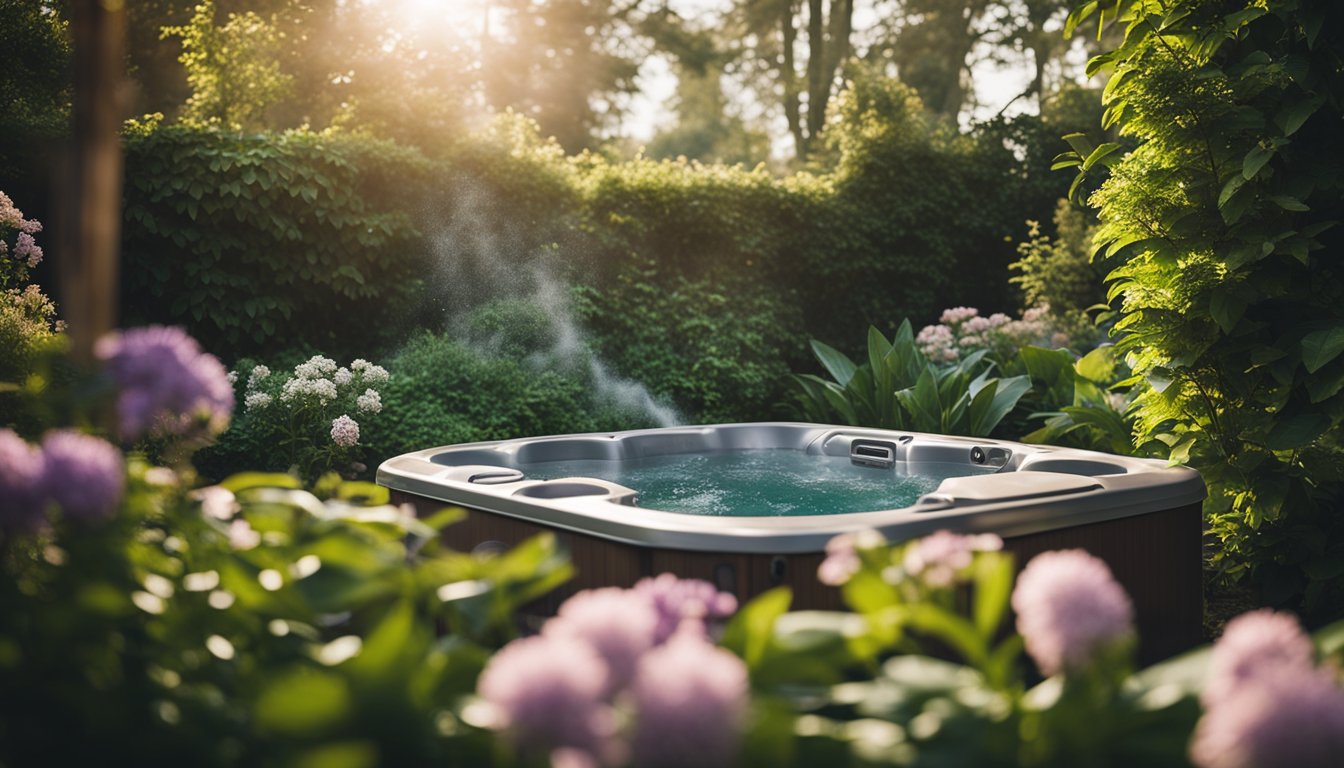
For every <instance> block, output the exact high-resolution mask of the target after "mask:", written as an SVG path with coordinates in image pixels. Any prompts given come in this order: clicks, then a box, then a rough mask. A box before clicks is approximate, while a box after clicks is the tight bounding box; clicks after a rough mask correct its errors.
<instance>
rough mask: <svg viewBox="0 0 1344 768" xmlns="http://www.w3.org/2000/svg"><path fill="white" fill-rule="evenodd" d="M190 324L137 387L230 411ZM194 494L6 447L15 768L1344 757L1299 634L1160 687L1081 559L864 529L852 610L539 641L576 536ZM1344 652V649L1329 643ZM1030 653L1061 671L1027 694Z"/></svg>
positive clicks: (551, 629)
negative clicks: (159, 371) (490, 544)
mask: <svg viewBox="0 0 1344 768" xmlns="http://www.w3.org/2000/svg"><path fill="white" fill-rule="evenodd" d="M165 330H166V329H148V330H147V331H145V332H144V333H146V334H147V335H145V336H143V337H141V336H140V335H139V333H137V332H135V331H128V332H126V333H124V334H121V335H120V336H118V337H114V338H112V339H110V340H107V343H108V345H111V346H113V347H115V348H116V349H117V354H108V355H106V356H105V357H106V359H107V361H108V362H107V364H108V366H109V367H114V366H116V367H118V369H119V370H123V369H124V370H130V371H136V370H139V368H138V366H139V365H140V364H141V363H143V360H142V359H140V358H138V357H137V356H136V355H135V354H132V353H131V351H132V350H138V349H148V350H153V353H152V355H151V357H149V358H145V359H160V360H165V361H167V362H165V365H166V366H167V369H168V370H172V369H173V366H176V365H179V364H181V365H183V366H184V368H183V369H182V370H181V371H179V372H178V373H177V374H175V375H179V376H187V375H188V374H190V376H191V377H194V378H195V379H197V380H199V381H198V383H201V385H202V387H203V391H210V390H211V387H210V386H207V385H208V383H209V382H210V381H211V380H212V379H213V377H215V376H220V377H221V378H222V375H223V374H222V367H221V366H219V364H218V361H215V360H214V359H213V358H210V357H209V356H207V355H201V354H199V353H198V351H192V350H194V346H192V345H191V344H189V343H188V342H189V341H190V340H189V339H188V338H187V337H185V336H178V335H176V334H172V333H166V332H165ZM151 332H152V333H151ZM141 338H142V339H143V340H148V341H153V340H158V342H164V341H165V340H170V341H167V342H165V343H154V344H149V343H144V344H142V343H141V342H138V341H136V339H141ZM166 351H172V352H173V354H166ZM189 351H191V354H186V352H189ZM378 370H379V369H378V368H377V366H373V365H371V364H368V363H365V362H363V361H356V362H355V363H353V364H352V365H351V367H350V369H349V370H348V371H346V373H342V372H341V371H342V369H340V368H338V367H335V364H334V363H332V362H330V361H326V360H325V359H323V358H314V359H312V360H309V361H307V362H306V363H303V364H301V365H300V366H299V367H298V368H296V374H295V376H293V377H278V376H277V377H275V379H277V381H274V382H271V385H270V386H272V387H274V390H266V388H265V387H264V386H252V387H249V389H250V390H251V392H250V394H251V395H254V396H255V395H258V394H261V393H265V394H272V391H273V392H274V393H275V394H273V395H272V398H273V402H272V403H269V404H267V405H261V406H258V405H256V404H255V402H254V407H260V408H264V407H268V406H269V405H273V404H274V401H275V400H283V398H284V397H285V396H286V393H289V394H288V398H289V400H291V401H294V400H299V399H301V398H303V397H312V398H317V399H318V400H319V401H320V400H321V399H322V398H323V397H324V396H325V395H327V394H330V392H331V390H332V389H335V390H336V393H337V395H338V396H339V395H340V388H342V387H348V386H356V387H357V386H363V385H365V384H374V383H378V382H379V381H380V380H381V375H380V374H379V373H378ZM105 375H107V376H108V379H109V380H112V381H115V382H118V383H119V390H118V391H117V392H115V393H107V394H115V395H116V397H117V401H116V403H117V411H118V413H117V414H116V417H117V418H116V423H117V425H118V427H120V428H122V429H121V430H120V431H124V425H125V424H126V423H127V422H128V420H130V421H132V422H134V423H136V424H151V425H166V426H167V427H173V426H175V425H182V424H190V425H193V427H194V426H196V425H200V424H203V423H205V424H208V423H210V421H211V420H210V419H204V420H202V419H199V418H183V417H184V414H182V413H177V414H174V413H173V412H172V408H173V407H174V406H172V405H163V404H165V403H177V404H179V406H178V407H183V408H188V409H190V410H191V412H201V411H203V410H204V411H210V410H211V408H214V409H215V410H214V415H215V416H217V417H219V418H223V419H227V418H228V416H229V412H230V410H231V407H232V402H231V401H225V400H219V401H216V402H213V405H210V406H209V407H206V408H202V407H201V405H200V403H201V401H200V400H199V399H193V398H178V397H177V396H176V394H173V396H172V397H169V396H168V395H165V394H164V393H165V392H167V393H169V394H172V393H179V392H180V391H181V390H180V389H179V388H172V387H169V388H166V389H161V388H156V387H149V386H147V385H146V383H145V382H144V381H143V379H142V378H139V377H136V376H121V377H117V376H112V375H110V374H105ZM254 378H255V380H256V381H257V382H258V383H259V384H260V383H261V382H265V381H267V380H269V379H271V378H272V376H271V374H269V373H268V372H265V371H262V372H261V373H258V372H257V369H256V368H254V369H253V370H252V371H250V372H249V374H248V380H249V381H252V380H253V379H254ZM282 378H283V379H284V380H283V381H278V380H279V379H282ZM296 380H297V381H298V382H299V383H297V384H296V383H292V382H294V381H296ZM319 380H325V381H327V382H328V383H329V384H330V387H328V386H327V385H325V384H320V383H317V382H318V381H319ZM187 389H188V390H191V389H192V388H191V387H188V388H187ZM365 389H366V392H365V393H364V394H362V395H355V396H354V399H355V400H356V403H357V401H358V400H359V398H360V397H365V398H366V399H365V402H366V403H369V402H372V401H373V400H374V398H372V397H368V396H367V390H368V389H371V387H365ZM72 390H74V391H86V392H97V391H98V390H97V389H96V388H94V387H90V386H88V383H87V382H85V383H79V382H76V383H75V384H73V385H72ZM256 399H258V398H255V397H254V401H255V400H256ZM72 402H75V403H77V404H78V402H79V401H78V398H75V399H74V400H73V401H72ZM210 402H211V401H209V398H207V403H210ZM183 403H185V404H186V405H181V404H183ZM160 405H162V406H163V407H162V408H160V407H159V406H160ZM79 407H85V408H86V409H87V410H86V412H84V413H82V414H77V419H78V420H79V421H81V422H84V423H90V424H93V423H96V419H94V418H93V417H92V414H94V413H96V412H97V410H98V407H97V404H96V403H86V404H84V405H83V406H79ZM144 414H151V415H153V418H143V419H141V418H139V417H141V416H143V415H144ZM186 415H190V413H188V414H186ZM137 419H139V420H137ZM336 421H340V419H339V418H338V419H336ZM333 429H335V427H333ZM337 431H339V430H337ZM163 439H167V440H178V441H182V442H183V443H184V444H188V445H191V444H193V443H192V441H193V440H194V439H196V436H195V435H194V434H193V430H188V431H187V432H186V433H185V434H176V433H173V432H172V430H171V429H168V430H167V431H165V432H164V434H163ZM194 485H195V482H194V472H193V470H192V468H191V467H190V465H188V464H186V463H185V462H184V463H182V464H179V465H178V466H175V467H172V468H170V467H161V466H152V465H151V464H150V463H149V462H148V461H147V460H146V459H145V458H143V457H142V456H139V455H132V456H130V457H126V456H123V454H122V452H121V451H120V450H119V449H118V448H117V447H116V446H114V445H113V444H111V443H109V442H107V441H105V440H102V439H100V438H98V437H94V436H90V435H87V434H81V433H79V432H76V431H72V430H70V429H63V428H55V429H51V430H48V431H47V432H46V434H45V435H44V436H43V437H42V438H41V439H40V441H38V442H36V443H34V442H30V441H28V440H25V439H24V438H23V437H21V436H20V435H18V434H17V433H15V432H14V431H12V430H9V429H0V501H3V502H4V503H3V504H0V570H3V572H4V578H0V722H2V723H4V728H3V729H2V730H0V762H4V763H5V764H16V765H17V764H34V763H43V764H57V765H65V764H87V763H91V762H94V761H100V762H109V761H110V762H114V763H133V764H147V765H160V764H164V765H167V764H182V763H184V762H190V763H191V764H206V765H220V766H234V765H252V764H257V763H260V762H267V763H269V762H274V763H277V764H286V765H289V764H295V765H299V764H331V763H338V764H357V765H373V764H389V765H425V764H436V765H437V764H444V765H484V764H493V763H501V762H502V763H510V764H513V763H519V762H521V763H523V764H528V763H536V762H547V761H549V762H550V763H551V764H552V765H557V766H598V765H612V766H614V765H627V764H632V765H635V766H679V765H689V764H695V765H711V766H712V765H732V764H739V763H740V764H780V765H783V764H795V765H814V764H827V765H831V764H865V765H870V764H879V765H882V764H885V765H933V764H940V763H941V764H975V765H1060V766H1064V765H1101V764H1107V765H1183V764H1188V763H1187V761H1192V762H1193V763H1194V764H1195V765H1197V766H1199V767H1200V768H1223V767H1224V766H1252V767H1256V766H1270V765H1279V764H1284V762H1285V761H1286V762H1287V763H1288V764H1292V765H1295V766H1327V765H1332V764H1333V763H1332V762H1331V761H1332V760H1334V759H1335V758H1336V757H1337V755H1338V754H1339V750H1340V749H1344V741H1341V734H1342V733H1344V690H1341V688H1340V685H1339V680H1338V675H1339V672H1338V666H1336V665H1334V664H1331V663H1319V664H1318V663H1317V658H1316V654H1317V652H1316V648H1315V647H1314V646H1313V643H1312V642H1311V639H1310V638H1308V637H1307V636H1306V635H1304V634H1303V633H1302V631H1301V629H1300V627H1298V626H1297V624H1296V621H1295V620H1293V619H1292V618H1290V617H1287V616H1283V615H1279V614H1273V613H1268V612H1261V613H1255V614H1250V615H1247V616H1244V617H1242V618H1239V619H1237V620H1234V621H1233V622H1231V623H1230V624H1229V625H1228V627H1227V631H1226V634H1225V635H1224V637H1223V639H1222V640H1220V641H1219V643H1218V644H1217V645H1215V646H1214V648H1213V650H1212V652H1211V653H1209V652H1203V653H1198V654H1194V655H1192V656H1189V657H1184V658H1181V659H1177V660H1175V661H1172V662H1168V663H1167V664H1165V665H1159V667H1156V668H1151V669H1149V670H1145V671H1143V672H1141V673H1139V674H1131V658H1130V654H1131V652H1132V647H1133V644H1132V641H1133V640H1134V637H1133V627H1132V609H1131V607H1130V604H1129V600H1128V598H1127V596H1126V595H1125V593H1124V591H1123V589H1122V588H1121V587H1120V586H1119V585H1118V584H1116V582H1115V581H1114V579H1113V578H1112V576H1111V574H1110V572H1109V570H1108V569H1107V567H1106V566H1105V565H1104V564H1103V563H1101V562H1100V561H1099V560H1096V559H1095V558H1093V557H1092V556H1090V555H1088V554H1085V553H1083V552H1080V551H1065V552H1048V553H1045V554H1043V555H1040V556H1038V557H1037V558H1035V559H1034V560H1032V561H1031V562H1030V563H1028V564H1027V566H1026V568H1025V569H1024V570H1023V571H1022V573H1021V574H1020V576H1018V577H1017V578H1016V585H1015V586H1014V571H1015V566H1014V562H1013V558H1012V556H1011V555H1009V554H1007V553H1005V552H1004V551H1003V542H1002V541H1001V540H1000V539H999V538H998V537H997V536H993V535H989V534H979V535H964V534H954V533H949V532H946V531H943V532H938V533H935V534H933V535H931V536H928V537H925V538H923V539H919V540H915V541H911V542H906V543H902V544H898V545H891V544H889V543H887V542H886V541H885V540H884V539H883V538H882V537H881V536H880V535H878V534H877V533H875V532H872V531H866V532H856V533H851V534H846V535H844V536H841V537H838V538H837V539H835V540H834V541H832V542H831V543H830V545H829V546H828V547H827V558H826V559H825V561H824V562H823V563H822V564H821V567H820V568H819V571H818V577H819V578H820V579H822V580H823V581H824V582H826V583H828V584H831V585H834V586H836V587H838V588H839V589H840V590H841V591H842V594H843V596H844V598H845V600H846V601H847V602H848V604H849V605H850V607H851V608H852V609H853V611H854V612H853V613H847V612H816V611H813V612H801V613H788V612H787V610H788V606H789V601H790V595H789V592H788V589H787V588H784V587H781V588H776V589H774V590H771V591H769V592H766V593H765V594H763V595H761V596H760V597H758V598H757V599H755V600H753V601H752V602H751V603H749V604H747V605H746V606H744V607H743V608H742V609H741V610H737V605H736V601H735V599H734V598H733V597H732V596H731V595H728V594H725V593H720V592H718V591H717V590H716V589H715V588H714V586H713V585H711V584H709V583H707V582H701V581H694V580H683V579H679V578H677V577H675V576H672V575H668V574H664V575H662V576H659V577H657V578H651V579H645V580H643V581H641V582H639V583H638V584H636V585H635V586H634V587H633V588H630V589H619V588H606V589H596V590H590V591H586V592H581V593H579V594H577V595H575V596H573V597H571V598H570V599H569V600H568V601H566V602H565V603H564V604H562V605H561V607H560V609H559V610H558V612H557V615H556V616H555V617H554V618H551V619H550V620H549V621H547V622H546V623H545V624H544V625H543V626H542V628H541V631H540V633H538V634H536V635H535V636H532V637H527V638H524V639H515V637H516V631H517V630H516V625H515V621H514V617H515V615H516V612H517V611H518V610H519V609H520V607H521V606H523V605H526V604H528V603H529V602H532V601H534V600H536V598H538V597H540V596H542V595H543V594H545V593H546V592H547V591H549V590H551V589H553V588H554V587H555V586H557V585H559V584H560V583H562V582H563V581H564V580H565V579H566V578H568V576H569V574H570V572H571V569H570V566H569V565H568V563H567V562H566V560H565V558H564V556H563V554H562V553H560V552H559V551H558V550H557V548H556V545H555V541H554V539H553V538H552V537H549V536H541V537H537V538H535V539H533V540H531V541H528V542H525V543H524V544H522V545H520V546H519V547H517V548H515V549H513V550H510V551H508V552H505V553H502V554H498V555H493V556H480V557H478V556H472V555H465V554H460V553H455V552H449V551H445V550H444V549H442V547H441V545H440V544H439V538H438V533H439V530H440V528H441V527H442V526H444V525H447V524H449V523H451V522H453V521H454V520H455V519H457V517H458V513H456V512H454V511H451V510H448V511H444V512H442V513H439V514H438V515H435V516H433V517H431V518H430V519H427V520H418V519H416V518H415V517H414V515H413V514H412V513H411V511H410V510H409V508H399V507H394V506H390V505H388V504H387V503H386V502H387V498H388V494H387V491H386V490H384V489H381V488H378V487H377V486H372V485H369V484H367V483H343V482H340V481H339V480H337V479H333V478H331V477H328V478H327V479H325V480H323V481H321V482H319V483H318V484H317V485H316V486H315V487H314V490H313V491H312V492H309V491H305V490H302V489H300V488H299V487H298V486H299V481H298V480H296V479H295V478H293V477H292V476H289V475H259V474H250V475H238V476H234V477H231V478H229V479H227V480H225V481H224V482H222V483H220V484H218V485H214V486H210V487H206V488H195V487H193V486H194ZM1010 604H1011V606H1012V608H1013V610H1014V611H1015V613H1016V627H1017V629H1018V632H1020V636H1019V635H1016V634H1012V633H1010V632H1009V631H1008V630H1007V627H1006V625H1007V624H1008V617H1009V605H1010ZM730 617H731V618H730ZM724 620H727V623H726V625H723V626H722V627H719V623H720V622H722V621H724ZM714 638H719V642H718V643H717V644H716V643H715V642H714ZM500 646H502V648H501V649H500V650H499V651H498V652H497V653H494V654H493V655H492V649H494V648H499V647H500ZM1341 648H1344V626H1340V627H1336V628H1333V629H1331V630H1329V633H1328V635H1327V643H1326V644H1325V645H1324V647H1323V650H1324V652H1326V653H1339V652H1340V649H1341ZM1024 652H1025V657H1024ZM935 653H936V654H937V656H938V657H939V658H935V656H934V655H933V654H935ZM1026 658H1030V659H1031V660H1032V661H1034V662H1035V666H1036V668H1037V669H1038V670H1039V671H1040V672H1041V673H1042V674H1044V675H1048V676H1049V677H1047V679H1045V680H1044V681H1042V682H1040V683H1038V684H1035V685H1031V686H1030V687H1028V685H1029V683H1031V682H1033V681H1034V680H1035V679H1037V678H1036V675H1034V674H1033V673H1031V672H1030V671H1029V668H1028V667H1027V666H1026V664H1025V660H1026ZM1192 667H1193V671H1192ZM1201 701H1202V702H1203V704H1202V707H1201V703H1200V702H1201ZM71 732H75V733H79V734H80V738H78V739H72V738H68V734H69V733H71Z"/></svg>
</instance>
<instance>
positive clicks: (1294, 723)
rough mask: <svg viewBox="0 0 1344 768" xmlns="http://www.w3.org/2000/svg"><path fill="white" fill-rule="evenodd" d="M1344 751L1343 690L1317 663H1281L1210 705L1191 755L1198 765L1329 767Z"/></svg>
mask: <svg viewBox="0 0 1344 768" xmlns="http://www.w3.org/2000/svg"><path fill="white" fill-rule="evenodd" d="M1341 755H1344V691H1341V690H1340V689H1339V687H1338V686H1337V685H1336V684H1335V682H1334V681H1333V680H1332V679H1331V678H1330V676H1329V675H1327V674H1324V672H1323V671H1318V670H1314V669H1310V668H1308V669H1295V668H1293V669H1291V671H1290V668H1287V667H1283V668H1280V673H1279V674H1276V675H1272V676H1264V677H1257V678H1256V679H1254V680H1252V681H1250V682H1248V683H1246V684H1244V685H1242V686H1241V687H1239V688H1237V689H1235V691H1234V692H1233V693H1232V694H1231V695H1230V696H1229V697H1227V698H1225V699H1222V700H1220V701H1218V702H1215V703H1214V704H1212V705H1210V706H1209V707H1208V710H1207V711H1206V712H1205V714H1204V717H1202V718H1201V719H1200V721H1199V725H1197V726H1196V727H1195V735H1194V739H1193V740H1192V741H1191V743H1190V760H1191V762H1193V763H1194V764H1195V765H1197V766H1199V767H1200V768H1277V766H1293V767H1294V768H1328V767H1330V766H1336V765H1339V762H1340V757H1341Z"/></svg>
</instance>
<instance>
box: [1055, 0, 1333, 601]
mask: <svg viewBox="0 0 1344 768" xmlns="http://www.w3.org/2000/svg"><path fill="white" fill-rule="evenodd" d="M1113 5H1115V9H1114V13H1112V12H1108V13H1106V14H1105V15H1104V19H1103V20H1105V19H1115V18H1119V19H1122V22H1121V23H1122V24H1123V25H1124V27H1125V30H1126V35H1125V39H1124V42H1123V43H1122V44H1121V45H1120V46H1119V47H1118V48H1117V49H1116V50H1114V51H1112V52H1109V53H1107V54H1104V55H1103V56H1101V57H1099V58H1098V59H1096V60H1094V62H1093V64H1092V65H1091V70H1092V71H1095V70H1096V69H1098V68H1100V67H1103V66H1112V67H1114V69H1113V71H1112V73H1111V75H1110V82H1109V84H1108V86H1107V93H1108V100H1107V120H1108V122H1109V123H1110V124H1114V125H1118V126H1119V127H1120V129H1121V130H1122V132H1124V133H1125V134H1128V135H1130V136H1133V137H1134V138H1135V139H1137V140H1138V141H1139V142H1140V144H1139V146H1138V148H1137V149H1135V150H1134V151H1133V152H1131V153H1129V154H1128V155H1125V156H1124V158H1123V159H1122V160H1118V161H1115V158H1116V157H1118V155H1107V154H1106V151H1107V148H1106V147H1097V148H1095V149H1091V152H1090V153H1089V156H1088V157H1084V156H1083V154H1084V153H1083V152H1077V153H1075V154H1074V155H1072V156H1071V157H1070V158H1066V160H1067V161H1068V162H1071V163H1073V164H1075V165H1079V166H1082V167H1083V168H1084V170H1087V169H1088V167H1089V166H1090V167H1098V166H1104V165H1108V164H1109V165H1111V175H1110V177H1109V178H1108V179H1107V180H1106V182H1105V183H1104V185H1103V186H1102V187H1101V189H1100V190H1099V191H1098V192H1097V193H1096V194H1095V195H1094V196H1093V197H1092V200H1091V201H1092V203H1093V204H1094V205H1095V206H1097V207H1098V209H1099V215H1100V219H1101V229H1100V231H1099V232H1098V234H1097V244H1098V246H1099V247H1100V249H1101V250H1100V252H1101V253H1102V254H1103V255H1104V256H1105V257H1106V258H1107V259H1109V261H1108V262H1107V264H1108V266H1111V267H1113V270H1112V272H1111V274H1110V276H1109V280H1110V281H1111V283H1112V288H1111V293H1112V296H1113V297H1115V298H1116V299H1118V301H1119V305H1120V319H1119V320H1118V321H1117V323H1116V329H1117V330H1118V331H1119V346H1120V348H1121V351H1122V352H1124V353H1125V354H1126V355H1127V357H1128V358H1129V360H1130V361H1131V363H1132V365H1133V366H1134V372H1135V374H1136V375H1137V376H1138V377H1140V378H1139V379H1138V380H1136V383H1138V384H1139V389H1140V392H1139V395H1138V401H1137V402H1138V405H1137V415H1138V437H1139V439H1140V440H1141V441H1147V440H1152V439H1156V440H1160V441H1162V442H1164V443H1166V444H1167V445H1168V446H1170V456H1171V460H1172V461H1175V462H1189V463H1191V464H1192V465H1193V466H1195V467H1197V468H1198V469H1199V470H1200V471H1201V473H1202V474H1203V475H1204V479H1205V481H1206V482H1207V483H1208V485H1209V489H1210V494H1209V499H1208V501H1207V502H1206V506H1205V512H1206V515H1207V518H1208V521H1209V527H1210V530H1211V532H1212V534H1213V535H1214V536H1216V537H1217V539H1218V540H1219V541H1220V543H1221V546H1220V547H1219V548H1218V550H1217V551H1216V552H1215V553H1214V555H1213V558H1212V559H1213V564H1214V565H1215V566H1216V567H1217V568H1218V570H1219V571H1220V572H1221V573H1223V574H1225V575H1227V576H1230V577H1236V576H1237V575H1239V574H1242V573H1245V572H1246V571H1247V570H1248V569H1250V570H1253V571H1254V573H1255V576H1256V579H1257V581H1258V583H1259V584H1260V585H1261V586H1262V587H1263V588H1264V589H1265V590H1266V594H1267V595H1268V596H1270V597H1271V598H1273V599H1278V600H1283V599H1300V600H1303V601H1304V603H1303V604H1304V605H1306V606H1308V607H1311V608H1313V609H1315V610H1320V611H1322V612H1325V614H1326V615H1330V614H1333V613H1335V612H1338V610H1339V609H1340V606H1341V605H1344V565H1341V564H1342V563H1344V518H1341V516H1340V515H1339V514H1338V513H1337V510H1338V508H1339V504H1340V501H1341V499H1344V476H1341V473H1340V467H1341V466H1344V454H1342V453H1341V447H1340V439H1341V436H1342V435H1344V432H1342V431H1341V418H1344V408H1341V404H1344V357H1341V352H1344V330H1341V327H1342V326H1344V314H1342V313H1344V281H1342V280H1341V279H1340V278H1339V275H1338V270H1337V269H1336V261H1337V254H1338V253H1339V252H1340V249H1341V248H1344V234H1342V232H1344V230H1341V228H1340V227H1339V226H1338V221H1337V220H1338V216H1337V212H1338V209H1339V207H1340V198H1341V193H1342V192H1344V148H1341V144H1340V142H1339V141H1338V125H1339V120H1340V115H1341V111H1342V110H1344V107H1342V106H1341V105H1342V104H1344V100H1341V98H1340V92H1339V87H1338V86H1339V80H1338V77H1337V62H1338V60H1339V57H1340V55H1341V50H1344V49H1342V48H1341V46H1342V45H1344V42H1341V41H1344V37H1342V36H1341V34H1340V32H1341V30H1344V16H1342V15H1341V12H1342V10H1341V6H1340V5H1339V4H1337V3H1326V2H1297V1H1296V0H1291V1H1289V0H1271V1H1270V2H1265V3H1217V2H1204V1H1202V0H1201V1H1191V2H1180V3H1176V4H1168V7H1166V8H1161V7H1158V6H1155V5H1154V4H1151V3H1137V2H1122V3H1119V4H1113ZM1098 7H1099V6H1098V5H1097V4H1096V3H1090V4H1087V5H1084V6H1082V9H1081V10H1080V12H1079V13H1077V14H1075V16H1074V18H1073V22H1075V23H1076V22H1077V21H1079V20H1080V19H1081V18H1084V17H1086V16H1087V15H1088V13H1091V12H1095V11H1096V10H1097V8H1098ZM1116 14H1118V15H1116ZM1158 29H1161V31H1160V32H1158V31H1156V30H1158ZM1081 149H1084V150H1086V149H1089V148H1088V147H1082V148H1081ZM1089 160H1091V161H1092V162H1089Z"/></svg>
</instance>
